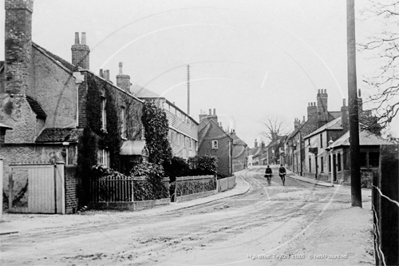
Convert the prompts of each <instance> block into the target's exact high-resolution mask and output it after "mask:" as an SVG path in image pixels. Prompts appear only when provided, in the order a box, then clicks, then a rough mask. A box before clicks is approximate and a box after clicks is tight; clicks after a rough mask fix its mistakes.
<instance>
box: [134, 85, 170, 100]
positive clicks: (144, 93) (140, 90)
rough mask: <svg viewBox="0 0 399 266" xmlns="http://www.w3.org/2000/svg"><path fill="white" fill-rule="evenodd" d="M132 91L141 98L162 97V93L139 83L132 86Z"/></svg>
mask: <svg viewBox="0 0 399 266" xmlns="http://www.w3.org/2000/svg"><path fill="white" fill-rule="evenodd" d="M130 91H131V92H132V94H134V95H135V96H136V97H139V98H162V97H161V95H159V94H157V93H155V92H153V91H151V90H149V89H146V88H144V87H142V86H140V85H137V84H134V85H133V86H132V87H131V88H130Z"/></svg>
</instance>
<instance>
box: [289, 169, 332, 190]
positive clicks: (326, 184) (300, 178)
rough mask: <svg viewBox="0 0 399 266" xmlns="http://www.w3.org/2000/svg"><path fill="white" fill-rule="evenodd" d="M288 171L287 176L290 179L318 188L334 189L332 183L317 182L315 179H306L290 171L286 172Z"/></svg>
mask: <svg viewBox="0 0 399 266" xmlns="http://www.w3.org/2000/svg"><path fill="white" fill-rule="evenodd" d="M286 171H287V175H289V177H291V178H294V179H296V180H300V181H303V182H306V183H311V184H315V185H318V186H324V187H333V185H331V183H329V182H326V181H322V180H316V179H314V178H309V177H304V176H299V175H297V174H295V173H294V172H292V171H290V170H288V169H287V170H286Z"/></svg>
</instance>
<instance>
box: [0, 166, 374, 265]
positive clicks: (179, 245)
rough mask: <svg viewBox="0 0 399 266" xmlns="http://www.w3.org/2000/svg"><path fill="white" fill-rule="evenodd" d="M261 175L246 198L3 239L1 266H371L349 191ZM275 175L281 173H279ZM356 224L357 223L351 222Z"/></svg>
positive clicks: (359, 213)
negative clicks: (268, 178) (282, 181)
mask: <svg viewBox="0 0 399 266" xmlns="http://www.w3.org/2000/svg"><path fill="white" fill-rule="evenodd" d="M263 172H264V169H262V168H258V169H252V170H250V171H244V172H241V176H242V177H243V178H244V179H245V180H246V181H247V182H249V183H250V190H249V191H248V193H246V194H244V195H241V196H235V197H230V198H225V199H222V200H218V201H214V202H211V203H207V204H204V205H199V206H194V207H191V208H186V209H181V210H174V211H164V212H163V211H162V210H161V209H159V210H147V211H142V212H135V213H126V212H108V213H105V214H106V215H104V216H103V219H96V220H95V221H94V220H91V219H90V216H91V215H93V213H92V212H87V213H86V214H84V215H86V217H87V223H78V224H73V225H69V226H57V225H56V224H55V225H54V227H51V228H43V229H39V230H35V231H27V232H24V233H23V234H16V235H5V236H1V237H0V240H1V260H0V263H1V264H2V265H358V264H362V265H364V264H365V263H366V264H372V262H373V259H372V255H371V249H372V244H371V234H370V230H371V228H372V227H371V221H370V219H371V214H370V211H369V207H367V205H368V204H369V202H370V198H368V197H367V196H366V197H363V199H364V208H363V209H360V208H349V206H350V190H349V188H347V187H341V186H337V187H334V188H329V187H321V186H314V185H312V184H308V183H304V182H300V181H297V180H295V179H292V178H290V177H289V176H288V177H287V180H286V185H285V186H282V185H281V181H280V178H279V177H278V176H277V175H275V176H274V178H273V180H272V184H271V186H268V185H267V182H266V180H265V178H264V177H263ZM274 172H276V170H275V171H274ZM354 219H355V220H354Z"/></svg>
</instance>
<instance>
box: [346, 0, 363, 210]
mask: <svg viewBox="0 0 399 266" xmlns="http://www.w3.org/2000/svg"><path fill="white" fill-rule="evenodd" d="M346 12H347V22H346V23H347V47H348V97H349V136H350V137H349V140H350V157H351V198H352V207H362V190H361V180H360V179H361V177H360V161H359V155H360V151H359V111H358V101H357V84H356V40H355V0H347V1H346Z"/></svg>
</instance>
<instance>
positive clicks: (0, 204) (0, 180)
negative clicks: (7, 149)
mask: <svg viewBox="0 0 399 266" xmlns="http://www.w3.org/2000/svg"><path fill="white" fill-rule="evenodd" d="M0 192H1V198H0V199H1V201H0V221H1V219H2V217H3V159H2V158H0Z"/></svg>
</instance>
